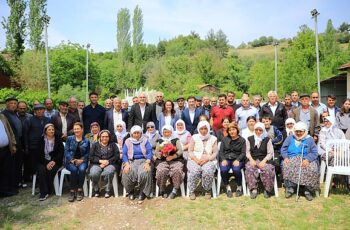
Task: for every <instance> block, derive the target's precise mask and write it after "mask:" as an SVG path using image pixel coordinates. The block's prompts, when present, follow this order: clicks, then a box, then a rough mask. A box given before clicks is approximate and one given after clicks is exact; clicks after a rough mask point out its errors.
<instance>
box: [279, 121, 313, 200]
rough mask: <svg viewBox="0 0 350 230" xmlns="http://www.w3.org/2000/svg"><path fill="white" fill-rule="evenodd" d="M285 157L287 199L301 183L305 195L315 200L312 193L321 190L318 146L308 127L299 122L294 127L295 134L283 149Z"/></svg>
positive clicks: (284, 173)
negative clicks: (309, 133)
mask: <svg viewBox="0 0 350 230" xmlns="http://www.w3.org/2000/svg"><path fill="white" fill-rule="evenodd" d="M281 155H282V157H283V159H284V160H283V179H284V186H285V187H286V195H285V196H286V198H290V197H291V196H292V195H293V193H294V192H295V189H296V186H297V184H298V181H299V169H300V166H301V174H300V181H299V183H300V186H302V187H304V195H305V198H306V199H307V200H308V201H311V200H312V199H313V196H312V194H311V193H312V192H313V191H315V190H316V189H318V188H319V172H318V164H317V146H316V144H315V142H314V140H313V138H312V137H311V136H310V135H308V130H307V125H306V124H305V123H304V122H302V121H299V122H298V123H296V124H295V126H294V134H293V135H291V136H289V137H287V138H286V140H285V141H284V143H283V145H282V148H281Z"/></svg>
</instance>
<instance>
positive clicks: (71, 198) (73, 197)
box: [68, 191, 76, 202]
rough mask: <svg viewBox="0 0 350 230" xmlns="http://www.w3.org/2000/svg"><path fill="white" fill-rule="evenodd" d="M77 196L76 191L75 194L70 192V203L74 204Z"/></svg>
mask: <svg viewBox="0 0 350 230" xmlns="http://www.w3.org/2000/svg"><path fill="white" fill-rule="evenodd" d="M75 198H76V196H75V191H74V192H72V191H71V192H70V193H69V197H68V201H69V202H73V201H74V200H75Z"/></svg>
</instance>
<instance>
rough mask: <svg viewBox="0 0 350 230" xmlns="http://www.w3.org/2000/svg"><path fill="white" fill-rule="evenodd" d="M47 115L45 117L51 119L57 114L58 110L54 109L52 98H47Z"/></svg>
mask: <svg viewBox="0 0 350 230" xmlns="http://www.w3.org/2000/svg"><path fill="white" fill-rule="evenodd" d="M44 104H45V108H46V109H45V113H44V116H45V117H47V118H49V119H51V117H52V116H53V115H54V114H55V113H56V110H55V109H54V108H53V107H54V104H53V101H52V99H51V98H46V99H45V102H44Z"/></svg>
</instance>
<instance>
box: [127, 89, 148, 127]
mask: <svg viewBox="0 0 350 230" xmlns="http://www.w3.org/2000/svg"><path fill="white" fill-rule="evenodd" d="M146 100H147V98H146V95H145V94H144V93H140V95H139V103H137V104H134V105H133V106H132V107H131V110H130V112H129V119H128V131H130V129H131V128H132V127H133V126H134V125H139V126H140V127H141V128H142V130H143V133H145V132H146V125H147V122H149V121H153V120H152V106H151V105H150V104H148V103H146Z"/></svg>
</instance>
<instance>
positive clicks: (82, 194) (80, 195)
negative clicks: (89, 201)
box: [77, 190, 84, 201]
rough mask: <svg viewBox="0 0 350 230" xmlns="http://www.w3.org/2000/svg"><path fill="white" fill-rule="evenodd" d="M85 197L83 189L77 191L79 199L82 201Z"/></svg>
mask: <svg viewBox="0 0 350 230" xmlns="http://www.w3.org/2000/svg"><path fill="white" fill-rule="evenodd" d="M83 199H84V193H83V190H80V191H78V192H77V201H81V200H83Z"/></svg>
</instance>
